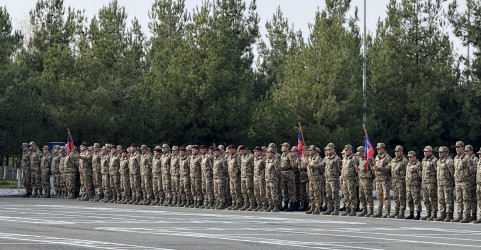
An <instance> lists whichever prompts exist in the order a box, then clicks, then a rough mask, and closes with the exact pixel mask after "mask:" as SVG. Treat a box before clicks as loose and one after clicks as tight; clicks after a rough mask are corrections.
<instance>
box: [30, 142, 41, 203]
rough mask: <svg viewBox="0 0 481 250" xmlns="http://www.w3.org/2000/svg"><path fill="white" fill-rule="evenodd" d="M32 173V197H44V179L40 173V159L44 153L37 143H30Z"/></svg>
mask: <svg viewBox="0 0 481 250" xmlns="http://www.w3.org/2000/svg"><path fill="white" fill-rule="evenodd" d="M30 150H31V154H30V171H31V173H32V186H33V188H34V191H33V195H32V197H40V196H42V179H41V172H40V159H41V157H42V153H41V152H40V150H39V149H38V147H37V145H36V144H35V142H33V141H32V142H30Z"/></svg>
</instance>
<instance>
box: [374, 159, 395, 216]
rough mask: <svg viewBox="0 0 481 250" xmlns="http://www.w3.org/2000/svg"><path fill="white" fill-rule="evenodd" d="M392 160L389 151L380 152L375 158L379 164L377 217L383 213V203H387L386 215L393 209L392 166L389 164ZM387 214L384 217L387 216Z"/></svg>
mask: <svg viewBox="0 0 481 250" xmlns="http://www.w3.org/2000/svg"><path fill="white" fill-rule="evenodd" d="M391 160H392V158H391V156H389V155H388V154H387V153H384V154H382V155H379V154H378V155H377V156H376V159H375V161H376V166H377V171H376V172H377V174H376V195H377V200H378V201H379V204H378V212H377V214H376V217H379V216H380V215H381V214H382V208H383V205H386V215H389V213H390V211H391V199H390V191H391V167H390V165H389V163H390V162H391ZM381 190H382V192H381ZM383 198H384V200H383ZM386 215H385V216H384V217H387V216H386Z"/></svg>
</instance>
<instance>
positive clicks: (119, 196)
mask: <svg viewBox="0 0 481 250" xmlns="http://www.w3.org/2000/svg"><path fill="white" fill-rule="evenodd" d="M120 201H122V196H121V195H120V194H118V195H117V202H116V203H120Z"/></svg>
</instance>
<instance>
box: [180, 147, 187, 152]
mask: <svg viewBox="0 0 481 250" xmlns="http://www.w3.org/2000/svg"><path fill="white" fill-rule="evenodd" d="M179 151H184V152H187V149H186V148H184V147H181V148H180V149H179Z"/></svg>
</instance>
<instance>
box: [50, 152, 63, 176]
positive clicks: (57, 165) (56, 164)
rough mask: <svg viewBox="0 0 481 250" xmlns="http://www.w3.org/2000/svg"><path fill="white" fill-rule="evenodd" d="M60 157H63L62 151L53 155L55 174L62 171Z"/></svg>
mask: <svg viewBox="0 0 481 250" xmlns="http://www.w3.org/2000/svg"><path fill="white" fill-rule="evenodd" d="M60 159H62V154H61V153H60V152H58V153H56V154H55V155H54V156H53V157H52V173H54V174H57V173H59V171H60Z"/></svg>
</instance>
